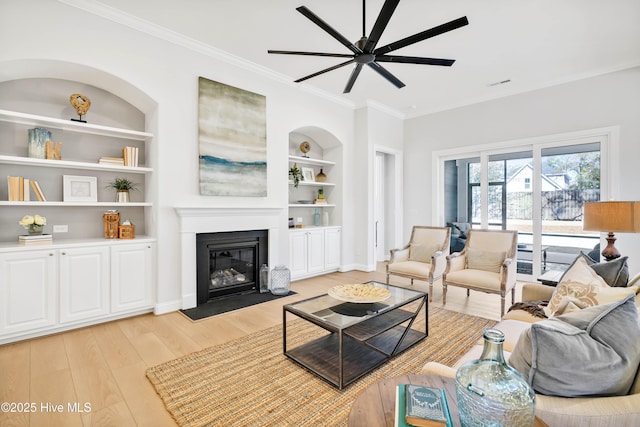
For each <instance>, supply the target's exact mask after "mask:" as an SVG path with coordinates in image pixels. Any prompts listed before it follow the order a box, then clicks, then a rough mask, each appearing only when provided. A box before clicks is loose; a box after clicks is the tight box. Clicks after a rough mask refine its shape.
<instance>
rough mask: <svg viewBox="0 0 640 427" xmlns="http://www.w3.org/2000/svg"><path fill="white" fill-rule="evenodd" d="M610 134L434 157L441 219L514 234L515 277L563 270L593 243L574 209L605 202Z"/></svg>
mask: <svg viewBox="0 0 640 427" xmlns="http://www.w3.org/2000/svg"><path fill="white" fill-rule="evenodd" d="M611 134H612V131H610V132H609V133H607V132H605V133H598V132H594V133H593V135H591V136H587V137H585V136H584V135H581V136H580V137H576V138H567V137H564V136H562V137H557V138H554V137H553V136H551V137H545V138H541V139H540V141H534V142H531V141H527V142H523V143H517V142H516V143H514V144H513V146H511V147H509V146H504V145H503V146H502V147H499V148H496V147H491V146H487V147H474V150H469V151H470V152H473V153H474V154H475V156H466V157H465V156H464V153H454V154H446V153H436V155H439V156H440V159H441V161H442V164H443V165H445V166H446V167H447V169H448V172H447V174H446V180H445V179H444V176H443V178H441V179H442V183H443V185H442V186H441V188H442V191H443V196H444V197H442V202H441V203H442V206H441V207H440V209H442V210H441V212H443V214H444V218H445V222H454V221H458V222H469V223H472V224H473V226H474V227H477V228H489V229H510V230H517V231H518V246H519V250H518V272H519V273H521V274H525V275H527V276H530V275H534V276H536V275H540V274H541V273H544V272H545V271H548V270H552V269H555V270H563V269H566V267H567V266H568V265H569V264H570V263H571V262H572V261H573V259H575V256H577V255H578V254H579V253H580V251H584V252H589V251H592V250H593V249H594V247H595V245H596V244H598V243H599V241H600V233H597V232H596V233H594V232H585V231H583V230H582V212H583V206H584V203H585V202H588V201H596V200H600V199H606V198H607V197H608V196H607V194H604V193H607V191H604V190H602V189H606V185H605V184H606V183H607V182H609V180H607V179H606V178H607V176H606V175H605V174H603V168H604V169H607V168H605V166H606V164H605V163H603V159H604V160H607V159H609V158H610V156H609V155H608V149H609V147H610V145H609V144H608V143H609V140H610V138H611ZM523 148H526V149H524V150H523ZM478 154H479V155H478ZM453 165H455V169H456V173H452V172H451V169H452V167H453ZM603 178H605V182H604V183H603V182H602V179H603ZM452 179H455V182H454V181H452ZM445 188H446V191H445ZM523 279H530V277H523Z"/></svg>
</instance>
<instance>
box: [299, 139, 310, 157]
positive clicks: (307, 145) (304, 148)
mask: <svg viewBox="0 0 640 427" xmlns="http://www.w3.org/2000/svg"><path fill="white" fill-rule="evenodd" d="M300 151H302V157H309V156H308V155H307V153H308V152H309V151H311V144H310V143H309V141H302V143H300Z"/></svg>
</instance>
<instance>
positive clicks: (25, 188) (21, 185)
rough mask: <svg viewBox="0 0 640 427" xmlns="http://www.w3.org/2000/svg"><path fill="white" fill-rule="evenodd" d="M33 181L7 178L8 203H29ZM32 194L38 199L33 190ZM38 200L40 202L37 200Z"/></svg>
mask: <svg viewBox="0 0 640 427" xmlns="http://www.w3.org/2000/svg"><path fill="white" fill-rule="evenodd" d="M34 182H35V181H33V180H31V179H29V178H25V177H23V176H8V177H7V196H8V200H9V201H10V202H29V201H31V188H34V187H33V185H34V184H33V183H34ZM34 194H35V195H36V197H38V193H37V191H36V190H35V188H34ZM38 200H40V199H39V198H38Z"/></svg>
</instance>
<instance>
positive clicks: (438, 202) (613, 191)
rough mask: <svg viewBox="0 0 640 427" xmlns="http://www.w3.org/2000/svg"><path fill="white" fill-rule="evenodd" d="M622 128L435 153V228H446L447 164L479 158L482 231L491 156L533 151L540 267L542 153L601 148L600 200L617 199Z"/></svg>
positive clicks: (535, 238) (536, 256)
mask: <svg viewBox="0 0 640 427" xmlns="http://www.w3.org/2000/svg"><path fill="white" fill-rule="evenodd" d="M619 135H620V127H619V126H610V127H605V128H597V129H587V130H582V131H576V132H568V133H562V134H552V135H546V136H541V137H534V138H526V139H519V140H511V141H502V142H495V143H488V144H482V145H468V146H465V147H459V148H455V149H449V150H440V151H434V152H433V154H432V167H433V171H434V179H433V181H432V186H433V187H432V195H433V198H432V200H433V201H434V203H433V204H432V213H431V215H432V218H434V220H435V221H434V223H435V224H444V223H445V218H444V188H445V187H444V164H445V162H446V161H450V160H458V159H464V158H474V157H476V158H477V157H479V158H480V169H481V179H480V188H481V192H482V196H481V197H482V200H481V204H482V210H481V215H480V218H481V228H483V229H486V228H488V212H487V209H488V203H487V202H488V200H487V198H488V194H487V188H488V182H487V166H488V159H489V156H491V155H493V154H505V153H516V152H521V151H531V152H532V158H533V170H534V174H533V180H532V183H531V185H532V188H531V190H532V191H533V193H534V197H533V206H532V209H533V218H532V224H533V246H534V251H533V263H534V266H538V267H537V268H536V269H535V270H534V274H536V270H537V269H539V266H540V264H541V251H539V250H535V248H540V247H541V246H542V241H541V240H542V221H541V220H542V208H541V197H540V191H538V189H540V188H542V175H541V174H540V173H536V171H540V169H541V163H542V154H541V153H542V150H543V149H545V148H549V147H560V146H571V145H581V144H587V143H596V142H597V143H599V144H600V199H601V200H610V199H615V198H617V197H618V196H619V193H620V174H619V171H618V169H616V168H615V167H613V166H614V165H616V164H619V162H620V157H619V156H620V154H619V149H618V147H619Z"/></svg>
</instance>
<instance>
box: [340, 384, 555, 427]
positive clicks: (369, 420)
mask: <svg viewBox="0 0 640 427" xmlns="http://www.w3.org/2000/svg"><path fill="white" fill-rule="evenodd" d="M398 384H415V385H424V386H427V387H435V388H442V389H444V390H445V393H446V395H447V402H448V403H449V410H450V411H451V419H452V420H453V425H454V426H456V427H459V426H460V425H461V424H460V416H459V415H458V403H457V402H458V401H457V399H456V382H455V380H454V379H453V378H448V377H441V376H438V375H413V374H409V375H402V376H399V377H393V378H386V379H383V380H380V381H377V382H375V383H373V384H371V385H370V386H369V387H367V388H366V389H365V390H364V391H363V392H362V393H361V394H360V396H358V397H357V398H356V400H355V401H354V402H353V405H352V406H351V412H350V413H349V422H348V425H349V427H371V426H376V427H383V426H386V427H393V426H394V423H395V413H396V386H397V385H398ZM533 425H534V427H548V426H547V424H546V423H545V422H544V421H542V420H541V419H539V418H538V417H536V418H535V421H534V423H533Z"/></svg>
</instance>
